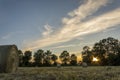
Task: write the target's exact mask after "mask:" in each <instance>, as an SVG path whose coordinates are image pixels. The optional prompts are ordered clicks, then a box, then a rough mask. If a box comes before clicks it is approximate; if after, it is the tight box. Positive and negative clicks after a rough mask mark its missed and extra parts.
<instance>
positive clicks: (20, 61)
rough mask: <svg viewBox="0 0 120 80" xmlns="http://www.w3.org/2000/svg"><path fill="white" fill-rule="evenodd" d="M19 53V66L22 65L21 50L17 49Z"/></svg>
mask: <svg viewBox="0 0 120 80" xmlns="http://www.w3.org/2000/svg"><path fill="white" fill-rule="evenodd" d="M18 54H19V66H20V67H21V66H22V65H23V52H22V51H21V50H18Z"/></svg>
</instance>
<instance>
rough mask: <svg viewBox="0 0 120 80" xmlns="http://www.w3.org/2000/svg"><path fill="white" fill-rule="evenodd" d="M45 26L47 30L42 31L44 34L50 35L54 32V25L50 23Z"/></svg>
mask: <svg viewBox="0 0 120 80" xmlns="http://www.w3.org/2000/svg"><path fill="white" fill-rule="evenodd" d="M44 28H45V31H44V32H43V33H42V35H43V36H48V35H50V34H51V33H52V32H53V30H52V27H51V26H50V25H48V24H46V25H44Z"/></svg>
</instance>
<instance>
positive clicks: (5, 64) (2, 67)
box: [0, 45, 19, 73]
mask: <svg viewBox="0 0 120 80" xmlns="http://www.w3.org/2000/svg"><path fill="white" fill-rule="evenodd" d="M18 58H19V57H18V49H17V47H16V46H15V45H1V46H0V72H1V73H3V72H4V73H11V72H15V71H16V70H17V67H18V63H19V61H18V60H19V59H18Z"/></svg>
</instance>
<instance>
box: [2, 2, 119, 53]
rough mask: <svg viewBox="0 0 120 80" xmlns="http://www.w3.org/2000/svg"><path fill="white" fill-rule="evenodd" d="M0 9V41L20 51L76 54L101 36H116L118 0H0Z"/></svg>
mask: <svg viewBox="0 0 120 80" xmlns="http://www.w3.org/2000/svg"><path fill="white" fill-rule="evenodd" d="M0 11H1V13H0V16H1V18H0V26H1V30H0V44H1V45H8V44H15V45H17V46H18V49H20V50H22V51H26V50H31V51H32V52H34V51H36V50H38V49H43V50H51V51H52V52H53V53H54V54H57V55H59V54H60V53H61V52H62V51H63V50H67V51H68V52H70V53H78V52H79V54H80V52H81V50H82V48H83V47H84V46H90V47H92V46H93V45H94V43H95V42H98V41H99V40H101V39H104V38H107V37H113V38H115V39H118V40H120V36H119V34H120V1H119V0H59V1H58V0H51V1H48V0H44V1H39V0H29V1H27V0H20V1H18V0H11V1H10V0H1V1H0ZM58 53H59V54H58Z"/></svg>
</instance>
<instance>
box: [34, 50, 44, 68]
mask: <svg viewBox="0 0 120 80" xmlns="http://www.w3.org/2000/svg"><path fill="white" fill-rule="evenodd" d="M44 56H45V54H44V51H43V50H42V49H39V50H37V52H35V54H34V61H35V66H42V64H43V60H44Z"/></svg>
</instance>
